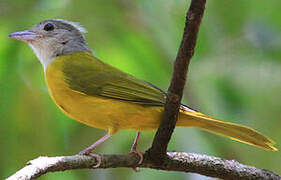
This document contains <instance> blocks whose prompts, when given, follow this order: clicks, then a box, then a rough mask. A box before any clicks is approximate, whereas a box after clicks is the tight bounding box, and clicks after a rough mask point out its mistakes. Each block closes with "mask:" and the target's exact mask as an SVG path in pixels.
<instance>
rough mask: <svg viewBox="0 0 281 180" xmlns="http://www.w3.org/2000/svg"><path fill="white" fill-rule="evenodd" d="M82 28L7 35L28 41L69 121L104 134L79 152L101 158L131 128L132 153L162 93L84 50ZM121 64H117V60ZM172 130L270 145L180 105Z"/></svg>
mask: <svg viewBox="0 0 281 180" xmlns="http://www.w3.org/2000/svg"><path fill="white" fill-rule="evenodd" d="M86 32H87V31H86V29H85V28H83V27H82V26H81V25H80V24H79V23H75V22H71V21H67V20H63V19H47V20H43V21H41V22H39V23H38V24H36V25H34V26H33V27H31V28H29V29H28V30H24V31H19V32H14V33H11V34H9V37H10V38H13V39H16V40H20V41H23V42H26V43H28V45H29V46H30V47H31V48H32V49H33V51H34V53H35V54H36V56H37V58H38V59H39V61H40V62H41V64H42V66H43V69H44V75H45V81H46V84H47V87H48V91H49V94H50V96H51V98H52V99H53V101H54V102H55V104H56V105H57V106H58V107H59V108H60V109H61V111H62V112H64V113H65V114H66V115H67V116H69V117H70V118H72V119H74V120H76V121H78V122H80V123H83V124H86V125H88V126H91V127H94V128H99V129H103V130H106V131H107V134H106V135H105V136H103V137H102V138H100V139H99V140H97V141H96V142H94V143H93V144H92V145H90V146H89V147H87V148H86V149H84V150H83V151H81V152H80V154H84V155H92V156H94V157H96V158H97V159H98V161H99V163H98V164H100V162H101V159H100V157H99V156H98V155H96V154H93V153H92V151H93V150H94V149H95V148H96V147H97V146H99V145H100V144H101V143H103V142H104V141H105V140H107V139H108V138H110V137H111V136H113V135H114V134H116V133H117V132H118V131H119V130H135V131H136V132H137V135H136V138H135V140H134V143H133V145H132V148H131V152H134V153H137V154H139V156H140V162H139V163H141V161H142V154H141V152H139V151H137V144H138V140H139V137H140V133H141V132H144V131H152V130H156V129H157V128H158V127H159V124H160V122H161V118H162V114H163V111H164V104H165V102H166V98H167V93H166V92H165V91H163V90H161V89H159V88H158V87H156V86H154V85H153V84H151V83H148V82H146V81H143V80H140V79H138V78H136V77H134V76H132V75H130V74H127V73H125V72H122V71H121V70H119V69H117V68H115V67H113V66H111V65H109V64H106V63H104V62H103V61H101V60H99V59H98V58H97V57H95V56H94V55H93V53H92V51H91V49H90V48H89V47H88V45H87V42H86V40H85V36H84V34H85V33H86ZM120 61H121V60H120ZM176 126H184V127H196V128H199V129H201V130H205V131H208V132H211V133H214V134H217V135H222V136H226V137H228V138H230V139H233V140H236V141H239V142H243V143H246V144H249V145H253V146H256V147H260V148H263V149H267V150H273V151H276V150H277V148H275V147H274V144H275V143H274V141H272V140H271V139H270V138H268V137H266V136H264V135H262V134H261V133H259V132H257V131H256V130H254V129H252V128H249V127H246V126H243V125H238V124H234V123H230V122H225V121H221V120H218V119H215V118H212V117H210V116H207V115H205V114H203V113H200V112H198V111H196V110H194V109H192V108H190V107H189V106H186V105H183V104H182V105H181V106H180V110H179V116H178V120H177V123H176Z"/></svg>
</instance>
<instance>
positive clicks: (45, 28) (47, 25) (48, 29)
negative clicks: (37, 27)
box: [44, 23, 55, 31]
mask: <svg viewBox="0 0 281 180" xmlns="http://www.w3.org/2000/svg"><path fill="white" fill-rule="evenodd" d="M54 29H55V27H54V25H53V24H51V23H48V24H46V25H45V26H44V30H45V31H52V30H54Z"/></svg>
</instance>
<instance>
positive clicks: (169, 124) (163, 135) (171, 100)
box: [148, 0, 206, 164]
mask: <svg viewBox="0 0 281 180" xmlns="http://www.w3.org/2000/svg"><path fill="white" fill-rule="evenodd" d="M205 4H206V0H192V1H191V4H190V8H189V10H188V12H187V14H186V22H185V28H184V33H183V37H182V41H181V45H180V48H179V50H178V54H177V57H176V60H175V64H174V73H173V77H172V81H171V84H170V87H169V89H168V96H167V101H166V104H165V110H164V114H163V119H162V122H161V124H160V126H159V128H158V131H157V132H156V135H155V137H154V140H153V143H152V147H151V148H150V149H149V150H148V154H149V156H150V158H151V159H153V160H154V162H155V163H158V164H161V163H163V161H164V159H165V156H166V151H167V147H168V143H169V141H170V139H171V136H172V133H173V131H174V128H175V125H176V121H177V119H178V112H179V108H180V104H181V99H182V94H183V89H184V85H185V83H186V75H187V70H188V66H189V62H190V59H191V57H192V56H193V54H194V48H195V45H196V40H197V34H198V31H199V27H200V23H201V20H202V17H203V14H204V10H205Z"/></svg>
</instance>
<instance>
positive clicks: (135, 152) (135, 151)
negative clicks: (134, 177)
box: [131, 150, 143, 172]
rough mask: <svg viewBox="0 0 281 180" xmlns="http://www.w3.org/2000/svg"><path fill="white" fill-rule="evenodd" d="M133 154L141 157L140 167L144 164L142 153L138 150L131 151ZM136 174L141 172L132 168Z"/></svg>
mask: <svg viewBox="0 0 281 180" xmlns="http://www.w3.org/2000/svg"><path fill="white" fill-rule="evenodd" d="M131 153H134V154H137V155H138V156H139V157H140V160H139V162H138V165H139V164H141V163H142V161H143V155H142V152H139V151H137V150H131ZM132 169H133V170H134V171H135V172H139V170H138V169H137V167H133V168H132Z"/></svg>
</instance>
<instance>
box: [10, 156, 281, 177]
mask: <svg viewBox="0 0 281 180" xmlns="http://www.w3.org/2000/svg"><path fill="white" fill-rule="evenodd" d="M101 157H102V164H101V165H100V167H99V168H117V167H128V168H131V167H135V166H136V165H137V163H138V161H139V159H138V156H137V155H136V154H133V153H131V154H119V155H116V154H113V155H101ZM96 163H97V161H96V160H95V159H94V158H92V157H90V156H84V155H74V156H58V157H39V158H37V159H34V160H32V161H30V162H29V163H27V165H26V166H25V167H24V168H22V169H21V170H19V171H18V172H16V173H15V174H14V175H12V176H10V177H9V178H7V180H29V179H35V178H38V177H40V176H41V175H43V174H46V173H48V172H56V171H65V170H71V169H94V168H93V167H94V166H95V165H96ZM137 166H138V167H142V168H153V169H161V170H166V171H181V172H192V173H199V174H202V175H206V176H210V177H218V178H222V179H228V180H236V179H240V180H249V179H265V180H267V179H268V180H280V179H281V177H280V176H278V175H277V174H274V173H273V172H270V171H267V170H261V169H257V168H255V167H252V166H246V165H243V164H240V163H238V162H237V161H234V160H224V159H221V158H217V157H212V156H207V155H201V154H194V153H184V152H169V153H168V156H167V157H166V159H165V161H164V163H163V164H161V165H156V164H154V163H153V162H152V161H151V160H150V159H148V156H147V154H144V161H143V163H142V164H140V165H137Z"/></svg>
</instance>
